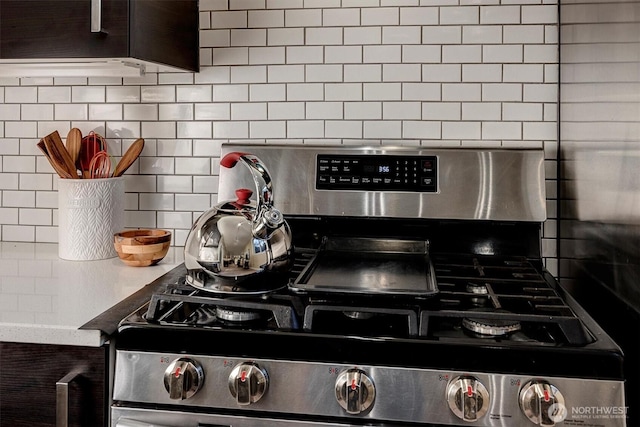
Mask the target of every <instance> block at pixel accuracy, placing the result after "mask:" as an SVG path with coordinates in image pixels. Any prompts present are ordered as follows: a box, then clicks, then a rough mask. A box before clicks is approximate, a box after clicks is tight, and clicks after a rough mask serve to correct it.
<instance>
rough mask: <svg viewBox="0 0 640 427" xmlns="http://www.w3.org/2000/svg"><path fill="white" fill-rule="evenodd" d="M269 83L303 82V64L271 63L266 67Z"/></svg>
mask: <svg viewBox="0 0 640 427" xmlns="http://www.w3.org/2000/svg"><path fill="white" fill-rule="evenodd" d="M267 73H268V82H269V83H291V82H304V81H305V80H304V65H271V66H269V67H268V68H267Z"/></svg>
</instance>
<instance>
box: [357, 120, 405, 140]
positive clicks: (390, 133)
mask: <svg viewBox="0 0 640 427" xmlns="http://www.w3.org/2000/svg"><path fill="white" fill-rule="evenodd" d="M363 137H364V138H371V139H383V138H388V139H400V138H402V122H401V121H399V120H397V121H391V120H385V121H380V120H375V121H365V122H364V134H363Z"/></svg>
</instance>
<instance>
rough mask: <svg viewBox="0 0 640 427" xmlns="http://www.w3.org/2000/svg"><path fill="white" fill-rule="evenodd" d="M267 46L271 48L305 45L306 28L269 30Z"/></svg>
mask: <svg viewBox="0 0 640 427" xmlns="http://www.w3.org/2000/svg"><path fill="white" fill-rule="evenodd" d="M267 44H268V45H269V46H301V45H304V28H269V29H268V30H267Z"/></svg>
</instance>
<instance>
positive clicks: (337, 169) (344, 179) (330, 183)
mask: <svg viewBox="0 0 640 427" xmlns="http://www.w3.org/2000/svg"><path fill="white" fill-rule="evenodd" d="M437 165H438V158H437V157H436V156H397V155H323V154H322V155H318V157H317V165H316V188H317V189H320V190H323V189H324V190H341V189H342V190H362V191H372V190H373V191H385V190H389V191H414V192H437V191H438V167H437Z"/></svg>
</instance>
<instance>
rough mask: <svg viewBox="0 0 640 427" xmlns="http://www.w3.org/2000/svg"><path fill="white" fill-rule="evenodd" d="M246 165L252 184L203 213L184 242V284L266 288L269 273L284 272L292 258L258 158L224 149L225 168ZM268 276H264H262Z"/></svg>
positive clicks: (231, 289) (222, 289) (285, 227)
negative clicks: (253, 185)
mask: <svg viewBox="0 0 640 427" xmlns="http://www.w3.org/2000/svg"><path fill="white" fill-rule="evenodd" d="M238 162H240V163H242V164H244V165H245V166H247V168H248V169H249V171H250V172H251V175H252V177H253V181H254V182H255V185H256V193H257V197H258V201H257V204H256V203H254V202H252V201H251V200H250V198H251V196H252V193H253V192H252V191H251V190H249V189H246V188H240V189H237V190H236V196H237V199H236V200H233V201H226V202H222V203H220V204H218V205H216V206H214V207H213V208H211V209H209V210H208V211H206V212H205V213H203V214H202V215H201V216H200V217H199V218H198V219H197V220H196V222H195V223H194V224H193V227H191V231H190V232H189V235H188V236H187V241H186V243H185V249H184V258H185V266H186V268H187V283H189V284H190V285H192V286H194V287H196V288H200V289H204V290H208V291H213V292H241V291H243V290H246V291H255V287H256V286H257V287H260V288H263V289H265V290H268V289H269V288H271V287H274V286H275V285H276V284H275V283H269V282H270V280H269V279H270V274H269V273H285V272H287V271H288V270H289V268H290V267H291V264H292V260H293V248H292V243H291V229H290V228H289V225H288V224H287V222H286V221H285V220H284V217H283V215H282V213H281V212H280V211H279V210H278V209H276V208H275V207H274V206H273V189H272V182H271V176H270V175H269V172H268V170H267V168H266V167H265V165H264V164H263V163H262V161H261V160H260V159H259V158H257V157H256V156H254V155H252V154H248V153H239V152H232V153H228V154H227V155H226V156H224V157H223V158H222V159H221V160H220V164H221V165H222V166H223V167H226V168H233V167H234V166H235V165H236V164H237V163H238ZM267 276H269V277H267Z"/></svg>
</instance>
